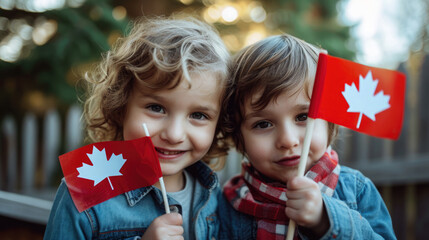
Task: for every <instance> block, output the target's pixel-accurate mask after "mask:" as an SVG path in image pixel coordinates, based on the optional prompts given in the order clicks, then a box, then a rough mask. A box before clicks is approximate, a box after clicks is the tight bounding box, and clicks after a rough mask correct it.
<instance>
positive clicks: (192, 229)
mask: <svg viewBox="0 0 429 240" xmlns="http://www.w3.org/2000/svg"><path fill="white" fill-rule="evenodd" d="M228 58H229V53H228V51H227V49H226V48H225V45H224V44H223V42H222V40H221V39H220V37H219V35H218V33H217V32H216V30H215V29H214V28H212V27H211V26H209V25H207V24H205V23H203V22H201V21H199V20H197V19H195V18H192V17H189V18H186V19H180V18H175V17H170V18H161V17H159V18H153V19H142V20H139V21H136V22H135V23H134V25H133V28H132V30H131V32H130V34H129V35H128V36H127V37H124V38H122V39H120V40H119V41H118V43H117V44H116V45H115V46H114V47H113V48H112V50H111V51H109V52H107V54H105V55H104V57H103V60H102V61H101V63H100V64H99V65H98V67H97V68H96V69H95V71H93V72H91V73H89V74H86V80H87V82H88V83H89V88H88V89H89V91H88V97H87V100H86V102H85V106H84V117H85V119H86V126H87V130H88V136H89V138H90V140H92V141H93V142H99V141H110V140H115V141H120V140H131V139H136V138H140V137H143V136H145V133H144V130H143V128H142V123H146V124H147V126H148V129H149V132H150V135H151V138H152V142H153V144H154V146H155V149H156V151H157V153H158V157H159V160H160V165H161V170H162V174H163V178H164V182H165V187H166V190H167V195H168V202H169V204H170V209H171V211H172V213H170V214H165V211H164V203H163V198H162V194H161V190H160V186H159V183H157V184H155V185H154V186H148V187H144V188H140V189H136V190H133V191H130V192H126V193H125V194H121V195H118V196H116V197H114V198H112V199H109V200H107V201H105V202H103V203H100V204H98V205H95V206H94V207H91V208H89V209H88V210H85V211H84V212H82V213H79V212H78V211H77V209H76V208H75V206H74V205H73V202H72V200H71V198H70V194H69V192H68V189H67V186H66V185H65V182H64V181H63V182H62V183H61V185H60V187H59V189H58V192H57V195H56V198H55V201H54V205H53V208H52V212H51V215H50V218H49V222H48V225H47V229H46V232H45V239H140V238H141V239H167V238H168V239H183V238H184V239H212V238H217V235H218V230H219V221H218V219H217V215H216V209H217V206H218V195H219V194H220V188H219V183H218V179H217V176H216V174H214V172H213V171H212V170H211V168H209V165H208V164H216V165H217V164H219V165H222V163H219V162H214V163H213V162H211V159H213V158H215V157H219V156H221V155H225V154H226V151H227V147H226V146H227V145H226V144H224V141H223V138H222V134H221V132H222V130H221V128H220V126H222V125H223V124H222V123H221V122H222V118H219V116H220V115H221V110H222V108H221V102H222V99H223V97H224V95H225V88H226V76H227V61H228ZM218 160H219V161H224V160H222V158H218Z"/></svg>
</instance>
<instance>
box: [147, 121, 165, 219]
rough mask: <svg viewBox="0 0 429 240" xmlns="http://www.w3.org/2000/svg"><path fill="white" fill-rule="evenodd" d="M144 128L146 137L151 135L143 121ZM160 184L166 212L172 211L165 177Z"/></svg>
mask: <svg viewBox="0 0 429 240" xmlns="http://www.w3.org/2000/svg"><path fill="white" fill-rule="evenodd" d="M143 129H144V133H145V134H146V137H150V135H149V130H148V129H147V126H146V123H143ZM159 185H161V192H162V198H163V199H164V208H165V212H166V213H170V206H169V204H168V199H167V191H166V190H165V185H164V179H163V178H162V176H161V177H160V178H159Z"/></svg>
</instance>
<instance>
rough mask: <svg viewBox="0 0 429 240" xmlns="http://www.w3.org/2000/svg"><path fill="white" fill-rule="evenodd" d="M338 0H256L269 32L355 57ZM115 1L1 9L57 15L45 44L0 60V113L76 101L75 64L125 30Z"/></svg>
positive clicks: (198, 7)
mask: <svg viewBox="0 0 429 240" xmlns="http://www.w3.org/2000/svg"><path fill="white" fill-rule="evenodd" d="M171 1H174V3H175V4H177V3H178V1H177V0H169V1H167V0H165V1H163V4H164V5H166V4H169V3H171ZM243 1H244V0H243ZM214 2H216V1H214V0H196V1H193V2H192V3H191V4H190V5H182V8H181V9H180V10H181V11H182V10H184V9H185V10H186V9H187V10H188V11H189V10H190V11H189V12H192V13H193V14H195V12H197V13H200V12H201V11H202V10H203V9H204V8H205V7H207V5H208V4H209V3H214ZM231 2H234V1H231ZM249 2H250V1H249ZM338 2H340V0H266V1H260V4H261V5H262V6H263V7H264V9H265V10H266V12H267V19H266V21H265V26H264V27H265V28H266V29H267V32H269V33H279V32H286V33H289V34H292V35H294V36H296V37H299V38H302V39H304V40H306V41H308V42H310V43H313V44H315V45H318V46H321V47H322V48H324V49H327V50H328V52H329V53H330V54H332V55H334V56H339V57H343V58H347V59H353V57H354V53H353V51H351V50H350V49H349V48H348V47H347V46H346V43H347V42H348V41H349V40H350V39H349V38H350V36H349V28H348V27H345V26H342V25H340V24H339V22H338V19H337V14H338V10H337V5H338ZM114 3H116V4H121V3H122V2H120V1H115V2H112V1H109V0H87V1H86V2H85V3H84V4H83V5H82V6H80V7H78V8H70V7H66V8H63V9H59V10H53V11H48V12H42V13H27V16H25V15H26V13H25V12H23V11H21V10H16V9H14V10H12V11H6V10H0V15H4V14H5V15H9V17H10V18H13V17H14V16H15V17H22V16H25V19H27V21H30V22H31V21H32V20H34V19H35V18H37V17H40V16H43V17H44V18H46V19H48V20H55V21H56V22H57V26H58V27H57V32H56V33H55V35H54V36H53V37H52V38H51V39H50V40H49V41H48V42H47V43H46V44H44V45H42V46H36V45H34V44H33V45H34V46H33V47H32V49H31V51H29V55H28V56H26V57H24V58H22V59H20V60H19V61H17V62H13V63H7V62H4V61H1V60H0V76H1V82H0V89H1V90H0V91H1V94H0V116H3V115H4V114H12V115H22V114H23V113H24V112H26V111H33V112H36V113H38V111H39V112H40V113H41V114H43V111H46V110H47V109H49V108H50V107H55V108H58V109H61V108H67V107H68V106H69V105H70V104H72V103H76V102H77V101H78V100H77V99H78V96H80V95H81V90H82V89H81V88H80V87H78V86H79V85H78V84H77V82H78V80H79V79H80V75H79V74H81V73H80V72H79V67H81V68H82V66H86V65H88V63H92V62H94V61H95V60H97V59H99V58H100V56H101V53H103V52H105V51H106V50H108V49H109V47H110V44H111V42H109V37H111V36H112V35H115V33H116V35H115V36H116V37H118V36H120V35H122V34H124V33H125V31H126V27H127V26H128V21H129V19H127V18H125V19H123V20H121V21H118V20H116V19H115V18H114V17H113V16H112V10H113V4H114ZM123 3H124V4H127V5H128V7H129V6H136V7H137V6H138V7H141V5H142V4H150V1H142V2H137V1H124V2H123ZM158 4H160V3H158ZM179 5H180V3H179ZM169 6H171V4H170V5H169ZM178 10H179V9H178ZM6 13H7V14H6ZM165 14H166V15H168V14H169V13H165ZM133 17H136V16H130V18H131V19H132V18H133ZM249 24H252V23H248V22H243V21H239V22H237V23H235V24H232V25H231V24H230V25H226V24H222V23H216V24H215V26H216V27H217V28H218V30H219V32H220V33H221V35H222V34H223V33H228V32H229V33H233V34H235V33H238V32H243V31H245V30H246V25H247V26H248V25H249ZM0 37H1V36H0ZM113 39H114V38H113ZM110 41H112V40H110ZM35 93H36V94H35ZM37 101H39V110H35V109H34V108H35V107H34V106H33V105H37V104H32V102H37ZM40 105H42V106H40ZM40 109H41V110H40Z"/></svg>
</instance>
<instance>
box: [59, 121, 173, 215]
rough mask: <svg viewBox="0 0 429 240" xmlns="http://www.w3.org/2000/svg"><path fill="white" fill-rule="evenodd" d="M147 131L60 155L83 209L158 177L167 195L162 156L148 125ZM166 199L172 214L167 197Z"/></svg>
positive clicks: (74, 200) (68, 180) (64, 172)
mask: <svg viewBox="0 0 429 240" xmlns="http://www.w3.org/2000/svg"><path fill="white" fill-rule="evenodd" d="M144 127H145V125H144ZM145 131H146V137H142V138H138V139H134V140H129V141H109V142H98V143H93V144H89V145H86V146H83V147H81V148H79V149H76V150H74V151H71V152H68V153H66V154H63V155H61V156H60V157H59V159H60V164H61V168H62V170H63V174H64V177H65V182H66V184H67V187H68V189H69V192H70V195H71V197H72V199H73V202H74V204H75V206H76V208H77V209H78V211H79V212H82V211H84V210H86V209H88V208H90V207H92V206H94V205H97V204H99V203H101V202H104V201H106V200H108V199H110V198H113V197H115V196H117V195H119V194H122V193H124V192H128V191H131V190H134V189H137V188H141V187H146V186H150V185H153V184H154V183H156V182H158V180H159V181H160V184H161V187H162V188H163V189H162V191H163V195H165V188H164V187H163V186H164V184H163V181H162V172H161V167H160V164H159V160H158V155H157V153H156V151H155V148H154V146H153V144H152V140H151V138H150V137H149V133H148V132H147V129H146V128H145ZM164 202H165V208H166V211H167V213H169V208H168V202H167V199H166V196H165V198H164Z"/></svg>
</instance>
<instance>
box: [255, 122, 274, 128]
mask: <svg viewBox="0 0 429 240" xmlns="http://www.w3.org/2000/svg"><path fill="white" fill-rule="evenodd" d="M271 126H273V124H271V123H270V122H267V121H259V122H257V123H256V124H255V125H254V126H253V128H261V129H264V128H269V127H271Z"/></svg>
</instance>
